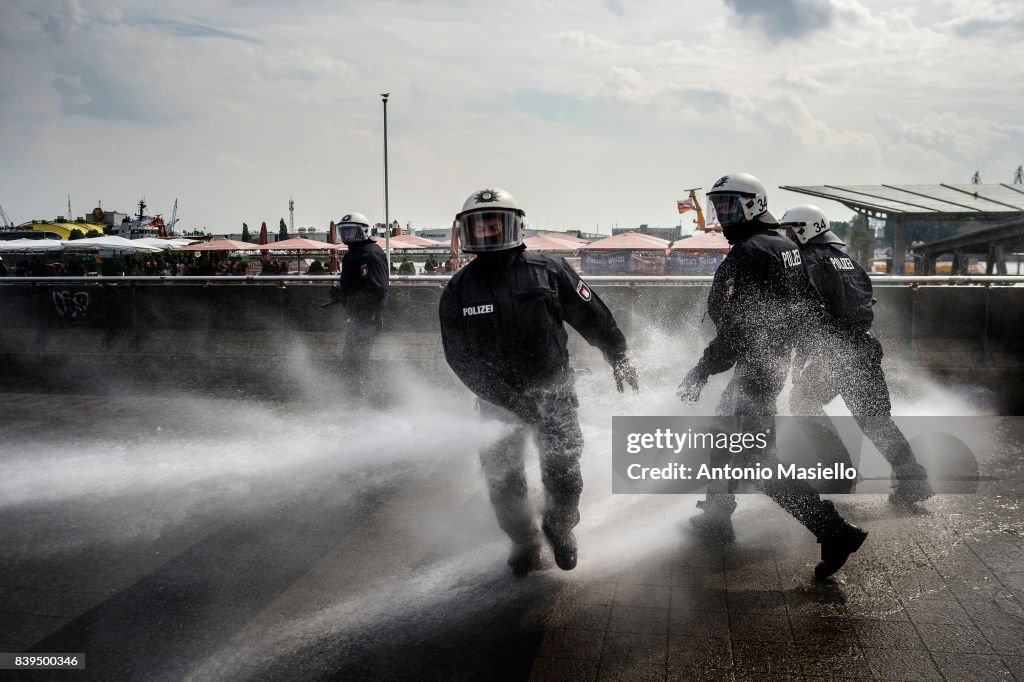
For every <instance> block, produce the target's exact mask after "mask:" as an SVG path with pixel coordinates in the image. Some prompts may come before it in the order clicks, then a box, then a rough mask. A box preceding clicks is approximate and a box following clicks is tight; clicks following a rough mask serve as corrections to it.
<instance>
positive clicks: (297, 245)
mask: <svg viewBox="0 0 1024 682" xmlns="http://www.w3.org/2000/svg"><path fill="white" fill-rule="evenodd" d="M250 248H252V247H250ZM255 248H257V249H259V250H260V251H294V252H295V269H296V271H298V269H299V267H298V261H299V252H301V251H327V250H334V251H337V250H339V249H345V248H347V247H346V246H345V245H344V244H329V243H328V242H318V241H316V240H314V239H306V238H304V237H293V238H292V239H283V240H281V241H279V242H274V243H273V244H260V245H258V246H255Z"/></svg>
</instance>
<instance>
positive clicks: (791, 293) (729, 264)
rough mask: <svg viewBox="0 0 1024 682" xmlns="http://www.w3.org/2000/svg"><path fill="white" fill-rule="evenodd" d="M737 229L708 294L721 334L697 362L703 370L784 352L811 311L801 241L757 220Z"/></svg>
mask: <svg viewBox="0 0 1024 682" xmlns="http://www.w3.org/2000/svg"><path fill="white" fill-rule="evenodd" d="M733 232H734V234H735V235H738V236H735V237H734V243H733V247H732V249H731V250H730V251H729V254H728V255H727V256H726V257H725V259H724V260H723V261H722V262H721V264H719V266H718V269H717V270H715V277H714V281H713V282H712V285H711V291H710V292H709V294H708V315H709V316H710V317H711V321H712V322H714V323H715V329H716V331H717V334H716V336H715V339H714V340H712V342H711V343H710V344H709V345H708V347H707V349H705V351H704V356H703V357H702V358H701V360H700V363H699V364H698V370H699V371H700V373H702V374H704V375H705V376H707V375H711V374H717V373H719V372H724V371H726V370H728V369H729V368H731V367H732V366H733V364H735V362H736V361H737V360H738V359H741V358H749V357H753V356H758V355H760V354H765V353H767V354H775V355H778V354H781V353H783V352H785V350H786V349H788V348H789V347H790V345H791V343H792V341H793V339H794V336H795V335H796V334H797V333H799V332H800V330H801V329H802V328H803V326H804V325H805V320H806V317H807V315H808V314H809V301H808V295H807V291H808V288H807V287H808V285H807V274H806V273H805V272H804V269H803V267H802V265H801V255H800V247H799V246H797V244H796V243H795V242H793V241H792V240H790V239H789V238H787V237H784V236H782V235H780V234H779V233H777V232H776V231H775V230H771V229H768V228H767V227H766V226H765V225H764V224H763V223H758V222H756V221H750V222H749V223H747V224H746V225H745V226H739V229H735V230H733Z"/></svg>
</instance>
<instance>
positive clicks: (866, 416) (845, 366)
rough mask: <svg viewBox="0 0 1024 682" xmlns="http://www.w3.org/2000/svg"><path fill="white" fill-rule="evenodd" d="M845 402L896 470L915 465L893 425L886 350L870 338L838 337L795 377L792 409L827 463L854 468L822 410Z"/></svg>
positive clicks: (826, 342) (817, 351)
mask: <svg viewBox="0 0 1024 682" xmlns="http://www.w3.org/2000/svg"><path fill="white" fill-rule="evenodd" d="M836 396H841V397H842V399H843V401H844V402H845V403H846V407H847V408H848V409H849V410H850V413H851V414H852V415H853V418H854V419H855V420H856V421H857V424H858V425H859V426H860V428H861V430H862V431H863V432H864V435H865V436H867V437H868V439H870V440H871V442H872V443H874V444H875V447H877V448H878V451H879V452H881V453H882V456H883V457H885V459H886V461H888V462H889V464H890V465H891V466H892V467H893V468H894V469H895V468H899V467H904V466H907V465H910V464H914V463H915V462H916V460H915V459H914V453H913V451H912V450H911V448H910V443H908V442H907V439H906V437H905V436H904V435H903V433H902V432H901V431H900V430H899V427H898V426H896V423H895V422H894V421H893V420H892V404H891V402H890V400H889V387H888V385H887V384H886V381H885V372H884V371H882V344H881V343H879V342H878V339H875V338H873V337H871V336H868V335H867V334H859V335H850V336H832V337H828V338H826V339H824V340H823V341H822V343H821V344H819V345H818V346H816V347H815V348H814V350H813V351H812V352H811V353H810V356H809V357H808V361H807V364H806V365H805V366H804V367H803V369H802V370H801V371H796V372H794V377H793V392H792V394H790V401H789V406H790V410H791V411H792V412H793V414H794V415H798V416H800V417H802V418H801V419H799V420H798V423H799V424H800V427H801V428H802V429H803V431H804V432H805V433H806V434H807V435H808V437H810V438H811V440H812V442H813V443H814V444H815V445H816V446H817V448H818V452H819V453H820V455H819V456H820V457H821V459H822V461H827V462H842V463H844V464H847V465H850V464H853V462H851V458H850V453H849V451H848V450H847V449H846V446H845V445H843V440H842V438H841V437H840V436H839V432H838V430H836V427H835V424H834V423H833V422H832V420H831V419H829V418H828V416H827V415H826V414H825V410H824V409H822V408H823V407H824V406H825V405H827V404H828V403H830V402H832V400H833V399H834V398H835V397H836Z"/></svg>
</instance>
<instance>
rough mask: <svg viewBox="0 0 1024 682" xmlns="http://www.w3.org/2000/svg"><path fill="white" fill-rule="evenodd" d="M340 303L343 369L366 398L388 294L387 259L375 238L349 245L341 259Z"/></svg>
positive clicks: (354, 386)
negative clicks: (345, 318) (344, 318)
mask: <svg viewBox="0 0 1024 682" xmlns="http://www.w3.org/2000/svg"><path fill="white" fill-rule="evenodd" d="M338 291H339V296H340V300H341V304H342V305H343V306H344V308H345V312H346V314H347V315H348V324H347V326H346V329H345V348H344V350H343V351H342V367H343V371H344V373H345V375H346V378H347V379H348V381H349V382H350V385H351V386H352V387H353V390H354V391H355V392H356V393H358V394H359V395H363V396H365V393H366V389H367V386H366V383H367V380H368V374H369V362H370V351H371V349H372V348H373V343H374V341H375V340H376V338H377V334H378V333H379V332H380V328H381V315H380V311H381V308H382V307H383V305H384V299H385V298H386V297H387V293H388V266H387V256H385V255H384V251H383V250H382V249H381V248H380V246H378V245H377V243H376V242H375V241H373V240H372V239H367V240H364V241H360V242H351V243H349V244H348V251H347V252H346V253H345V255H344V256H343V257H342V259H341V287H340V289H339V290H338Z"/></svg>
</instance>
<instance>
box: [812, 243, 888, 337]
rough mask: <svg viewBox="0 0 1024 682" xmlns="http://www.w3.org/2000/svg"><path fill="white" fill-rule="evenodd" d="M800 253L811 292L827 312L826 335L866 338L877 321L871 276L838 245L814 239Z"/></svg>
mask: <svg viewBox="0 0 1024 682" xmlns="http://www.w3.org/2000/svg"><path fill="white" fill-rule="evenodd" d="M800 252H801V255H802V257H803V261H804V268H805V269H806V270H807V277H808V279H809V280H810V285H811V288H812V289H813V290H814V293H815V294H816V295H817V297H818V298H819V299H820V301H821V303H822V307H823V309H824V319H823V323H824V324H825V329H826V331H827V332H830V333H835V334H840V335H848V336H850V337H856V336H863V335H864V334H865V333H866V332H867V331H868V330H869V329H870V328H871V322H872V321H873V320H874V312H872V310H871V304H872V297H871V294H872V287H871V278H870V277H868V273H867V272H865V271H864V268H862V267H861V266H860V264H859V263H857V261H855V260H853V259H852V258H850V256H849V255H847V254H846V252H844V251H843V250H842V249H840V248H838V247H837V246H836V245H835V244H830V243H827V242H815V240H814V239H812V240H811V241H809V242H808V243H806V244H804V245H803V246H802V247H801V249H800Z"/></svg>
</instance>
